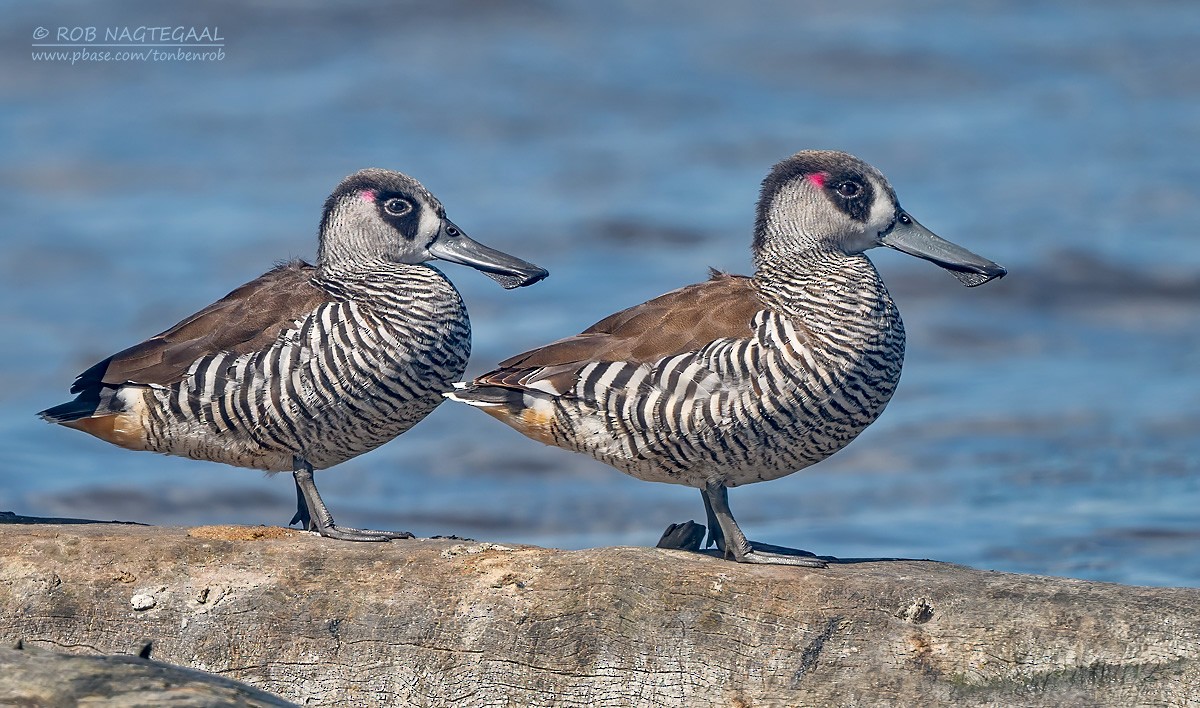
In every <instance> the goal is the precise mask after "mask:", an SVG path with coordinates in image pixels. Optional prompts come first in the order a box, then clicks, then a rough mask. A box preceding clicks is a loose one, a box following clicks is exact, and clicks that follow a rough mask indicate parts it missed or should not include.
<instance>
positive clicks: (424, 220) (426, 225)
mask: <svg viewBox="0 0 1200 708" xmlns="http://www.w3.org/2000/svg"><path fill="white" fill-rule="evenodd" d="M419 229H420V233H419V234H418V235H419V236H420V237H421V239H422V240H423V241H425V242H426V243H428V242H429V241H432V240H433V239H434V238H436V237H437V235H438V232H439V231H441V229H442V220H441V219H439V218H438V216H437V214H436V213H435V212H434V211H433V209H430V208H429V207H425V208H423V209H421V225H420V227H419Z"/></svg>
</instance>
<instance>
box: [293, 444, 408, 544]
mask: <svg viewBox="0 0 1200 708" xmlns="http://www.w3.org/2000/svg"><path fill="white" fill-rule="evenodd" d="M293 467H295V469H294V470H293V471H292V478H293V479H295V480H296V515H295V516H293V517H292V520H291V522H289V525H290V524H294V523H300V524H302V525H303V526H304V529H305V530H306V531H316V532H317V533H319V534H321V535H322V536H324V537H326V538H336V539H339V540H342V541H390V540H391V539H393V538H412V537H413V535H412V534H411V533H409V532H407V531H374V530H372V529H356V528H351V527H349V526H338V525H337V524H335V523H334V522H333V514H331V513H329V507H327V506H325V502H324V501H322V500H321V495H320V494H319V493H318V492H317V484H316V482H314V481H313V468H312V465H310V464H309V463H308V461H307V460H305V459H303V458H300V457H297V458H296V459H295V463H294V464H293Z"/></svg>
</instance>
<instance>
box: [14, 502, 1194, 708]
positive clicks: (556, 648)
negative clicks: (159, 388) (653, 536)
mask: <svg viewBox="0 0 1200 708" xmlns="http://www.w3.org/2000/svg"><path fill="white" fill-rule="evenodd" d="M8 518H9V520H10V521H12V520H13V519H14V518H15V517H12V516H9V517H8ZM147 639H150V640H153V642H154V657H155V658H156V659H158V660H161V661H166V662H170V663H173V664H179V665H183V666H188V667H193V668H197V669H202V670H204V671H207V672H212V673H215V674H219V675H221V676H224V677H227V678H231V679H236V680H238V681H243V682H246V683H248V684H250V685H252V686H255V687H257V688H260V689H263V690H265V691H269V692H271V693H275V694H278V695H280V696H282V697H284V698H286V699H288V700H291V701H295V702H297V703H302V704H304V703H307V704H319V705H353V706H382V705H416V706H450V705H452V706H497V705H499V706H507V705H512V706H523V705H530V706H560V705H561V706H577V705H578V706H624V705H639V706H640V705H648V706H653V705H663V706H709V705H713V706H738V707H742V708H746V707H749V706H776V705H779V706H802V705H819V706H827V705H871V706H875V705H956V706H970V705H1022V706H1043V705H1044V706H1062V705H1114V706H1118V705H1119V706H1131V705H1200V590H1193V589H1166V588H1140V587H1129V586H1122V585H1114V584H1107V583H1093V582H1083V581H1077V580H1066V579H1060V578H1047V577H1037V576H1025V575H1012V574H1006V573H996V572H988V571H980V570H973V569H970V568H964V567H961V566H955V565H949V564H944V563H936V562H929V561H907V560H861V561H842V562H837V563H833V564H831V565H830V567H829V568H828V569H824V570H814V569H808V568H785V567H770V566H740V565H736V564H734V563H731V562H727V561H724V560H721V559H718V558H715V557H711V556H707V555H701V554H696V553H688V552H685V551H671V550H662V549H654V548H602V549H594V550H586V551H559V550H552V549H544V548H535V547H507V546H501V545H497V544H490V543H478V542H468V541H461V540H416V541H394V542H391V543H385V544H356V543H346V542H340V541H330V540H327V539H322V538H319V537H316V536H314V535H311V534H307V533H301V532H298V531H290V530H287V529H282V528H273V527H226V526H223V527H199V528H191V529H183V528H156V527H145V526H130V525H112V524H99V523H96V524H70V525H66V524H46V523H24V524H13V523H9V524H3V525H0V641H2V642H3V645H4V646H11V645H12V644H13V643H14V642H16V641H17V640H23V641H24V644H25V646H27V647H35V648H40V649H45V650H54V651H65V652H70V653H94V654H113V653H127V652H130V651H131V648H132V647H136V646H138V645H139V643H140V642H143V641H145V640H147ZM134 651H136V650H134ZM3 702H4V697H3V696H0V703H3Z"/></svg>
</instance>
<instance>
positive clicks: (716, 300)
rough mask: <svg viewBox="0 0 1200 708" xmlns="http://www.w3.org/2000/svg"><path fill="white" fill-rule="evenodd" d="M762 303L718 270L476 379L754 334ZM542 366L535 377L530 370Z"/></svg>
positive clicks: (639, 356) (487, 381) (642, 359)
mask: <svg viewBox="0 0 1200 708" xmlns="http://www.w3.org/2000/svg"><path fill="white" fill-rule="evenodd" d="M764 307H765V305H764V304H763V302H762V300H761V299H760V298H759V295H758V291H756V290H755V289H754V285H753V283H752V281H751V279H750V278H747V277H745V276H740V275H729V274H726V273H715V272H714V273H713V276H712V279H711V280H708V281H706V282H703V283H698V284H696V285H688V286H686V287H683V288H680V289H678V290H673V291H671V292H669V293H667V294H666V295H661V296H659V297H656V298H654V299H653V300H649V301H647V302H644V303H642V304H641V305H635V306H634V307H631V308H629V309H627V310H622V311H620V312H618V313H616V314H614V315H610V316H608V317H606V318H604V319H602V320H600V321H599V322H597V323H596V324H594V325H592V326H591V327H588V328H587V329H585V330H584V331H583V332H581V333H580V334H577V335H575V336H574V337H567V338H566V339H560V340H558V341H557V342H553V343H551V344H547V345H546V346H544V347H540V348H538V349H534V350H532V351H528V352H525V353H524V354H518V355H517V356H514V357H512V358H510V359H507V360H505V361H502V362H500V366H499V367H498V368H497V369H496V370H495V371H492V372H490V373H487V374H484V375H483V376H480V377H479V378H477V379H476V380H475V383H476V384H481V385H490V386H507V387H521V386H522V385H525V384H528V383H529V382H530V381H531V380H536V379H541V378H546V377H549V376H554V375H562V374H568V373H571V374H573V373H574V371H575V370H577V369H578V368H581V367H582V366H583V365H585V364H587V363H588V362H592V361H625V362H630V363H635V364H643V363H649V362H654V361H658V360H659V359H662V358H665V357H669V356H674V355H675V354H681V353H683V352H689V351H695V350H697V349H700V348H701V347H703V346H704V345H706V344H708V343H709V342H712V341H713V340H715V339H720V338H722V337H734V338H742V337H748V336H750V334H751V329H750V323H751V320H753V319H754V315H755V313H757V312H759V311H760V310H762V309H763V308H764ZM538 370H541V371H540V373H539V374H538V375H537V376H536V377H534V378H533V379H531V378H530V377H529V374H531V373H533V372H534V371H538Z"/></svg>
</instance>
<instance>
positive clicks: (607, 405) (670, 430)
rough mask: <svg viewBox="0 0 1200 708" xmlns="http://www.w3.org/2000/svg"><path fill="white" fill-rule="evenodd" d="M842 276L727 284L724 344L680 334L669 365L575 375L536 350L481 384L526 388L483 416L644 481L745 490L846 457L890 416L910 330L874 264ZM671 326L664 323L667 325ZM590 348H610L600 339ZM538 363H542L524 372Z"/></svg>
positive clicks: (619, 361)
mask: <svg viewBox="0 0 1200 708" xmlns="http://www.w3.org/2000/svg"><path fill="white" fill-rule="evenodd" d="M837 269H838V271H839V272H838V273H829V272H825V273H820V274H819V275H818V274H813V275H812V276H811V277H806V278H805V279H803V280H801V279H797V278H796V277H795V276H794V275H792V274H788V273H777V272H774V271H772V270H771V268H770V267H769V266H767V267H764V268H761V269H760V271H759V273H758V275H756V276H755V278H754V279H749V278H741V279H737V280H739V281H741V283H742V284H741V285H739V286H738V287H737V288H732V289H731V288H728V287H726V288H725V290H726V291H728V292H727V294H726V295H724V296H723V297H724V299H725V301H724V302H722V301H720V299H718V300H714V301H713V302H706V303H704V304H703V306H702V308H703V311H705V312H706V313H707V317H708V318H710V319H711V320H721V319H726V320H728V319H729V318H733V319H734V320H736V321H726V322H725V324H724V325H722V327H721V329H722V331H724V332H726V336H720V337H716V338H711V337H710V338H707V339H706V341H705V343H703V344H701V345H699V346H698V347H695V348H691V347H690V346H688V345H684V346H688V348H686V349H684V350H682V351H681V350H679V344H680V341H679V339H678V338H675V339H676V342H675V344H676V346H675V351H671V352H670V353H668V354H666V355H663V356H653V355H650V356H645V357H605V356H601V357H597V358H594V359H593V360H591V361H581V362H579V363H577V364H575V365H569V364H567V363H566V362H562V363H559V364H557V365H556V364H554V363H553V362H552V361H551V360H548V359H547V358H546V357H544V356H543V357H539V356H538V355H537V354H538V353H537V352H536V351H535V352H533V353H530V354H528V355H523V356H522V357H515V358H514V359H513V360H510V362H506V364H509V365H510V366H509V368H507V369H505V368H501V369H500V370H498V371H497V372H493V373H492V374H488V375H485V376H483V377H480V379H478V380H476V382H475V386H488V385H491V386H495V385H497V384H501V385H506V386H510V387H511V386H513V385H514V384H516V385H519V387H520V393H521V396H520V402H519V404H517V405H516V406H515V409H514V407H513V406H508V407H505V406H494V407H487V406H486V405H485V407H484V410H485V411H487V412H489V413H492V414H493V415H496V416H497V417H499V418H500V419H501V420H505V422H508V423H509V424H510V425H513V426H514V427H517V428H518V429H519V430H522V432H525V433H526V434H528V435H531V436H532V437H535V438H538V439H540V440H542V441H543V442H547V443H549V444H553V445H557V446H559V447H564V448H567V449H571V450H575V451H578V452H583V453H586V454H589V455H591V456H593V457H595V458H597V459H599V460H601V461H603V462H606V463H608V464H610V465H612V466H614V467H616V468H618V469H620V470H622V471H625V472H627V473H629V474H631V475H633V476H636V477H639V478H641V479H646V480H650V481H660V482H675V483H680V484H688V485H692V486H702V485H703V484H704V482H705V481H707V480H709V479H718V480H721V481H722V482H723V483H724V484H726V485H727V486H736V485H738V484H746V483H749V482H755V481H760V480H768V479H774V478H777V477H781V476H784V475H786V474H790V473H791V472H794V471H796V470H798V469H801V468H804V467H807V466H808V465H811V464H813V463H815V462H818V461H820V460H822V459H824V458H826V457H828V456H829V455H832V454H833V453H834V452H837V451H838V450H840V449H841V448H843V447H845V446H846V445H847V444H848V443H849V442H850V441H851V440H853V439H854V438H855V437H856V436H857V435H858V434H859V433H860V432H861V431H862V430H863V429H864V428H866V426H867V425H869V424H870V423H871V422H872V421H874V420H875V418H876V417H877V416H878V415H879V414H880V413H881V412H882V410H883V408H884V406H886V405H887V402H888V400H889V399H890V398H891V395H892V392H893V391H894V390H895V386H896V383H897V381H898V380H899V376H900V367H901V364H902V362H903V354H904V330H903V324H902V323H901V321H900V318H899V314H898V312H897V311H896V308H895V306H894V304H893V302H892V300H891V298H890V297H889V296H888V294H887V291H886V289H885V288H884V286H883V283H882V281H881V280H880V279H879V277H878V274H877V273H876V272H875V269H874V267H873V266H872V265H871V264H870V262H869V261H868V260H867V259H866V258H859V259H851V261H850V262H849V263H844V262H843V263H838V264H837ZM722 278H724V279H727V280H731V278H730V276H722ZM713 282H715V281H710V283H713ZM706 285H707V284H706ZM700 287H701V286H692V288H700ZM722 287H724V286H722ZM714 289H715V287H714ZM685 290H687V289H685ZM680 292H682V291H680ZM665 297H671V296H665ZM747 301H751V302H750V304H751V306H749V307H748V306H747V305H748V302H747ZM654 303H655V301H651V302H650V303H647V304H646V305H644V306H641V307H647V306H651V305H653V304H654ZM676 309H679V310H681V312H680V314H679V316H681V317H684V318H688V317H691V313H690V312H687V311H682V310H690V309H691V308H683V307H681V306H677V307H676ZM636 310H638V308H632V309H631V311H629V312H633V311H636ZM618 316H620V315H618ZM618 316H614V317H618ZM635 319H636V316H633V317H630V321H633V320H635ZM661 319H662V318H656V319H655V322H654V323H653V326H656V327H664V326H668V325H664V324H663V323H662V322H661V321H659V320H661ZM585 335H586V333H585ZM585 335H580V337H585ZM606 336H607V337H609V338H612V337H617V338H626V339H628V338H630V337H633V336H634V333H633V332H629V331H621V330H620V329H619V328H618V329H617V330H616V331H614V332H610V333H608V334H607V335H606ZM642 336H644V335H642ZM580 337H577V338H573V339H572V340H565V342H564V343H560V344H558V345H557V346H560V347H561V346H562V345H563V344H567V343H570V342H572V341H575V340H578V339H579V338H580ZM668 339H670V338H668ZM555 346H556V345H550V347H548V348H547V350H550V349H551V348H553V347H555ZM592 346H593V347H594V348H596V349H597V350H602V349H605V348H609V349H611V348H612V342H604V341H603V339H602V338H597V339H596V341H594V342H593V343H592ZM530 360H532V361H537V362H538V363H539V364H541V366H539V367H538V368H537V369H532V368H528V367H526V366H524V362H527V361H530ZM514 364H515V366H514ZM502 366H503V365H502ZM467 393H468V395H469V391H468V392H467Z"/></svg>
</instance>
